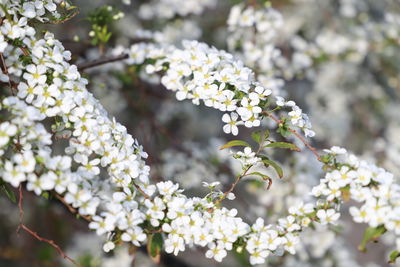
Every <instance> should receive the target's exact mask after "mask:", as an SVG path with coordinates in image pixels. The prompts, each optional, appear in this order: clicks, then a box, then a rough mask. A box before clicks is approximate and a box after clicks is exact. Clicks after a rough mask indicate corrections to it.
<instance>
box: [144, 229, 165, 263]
mask: <svg viewBox="0 0 400 267" xmlns="http://www.w3.org/2000/svg"><path fill="white" fill-rule="evenodd" d="M148 240H149V241H148V243H147V252H148V253H149V256H150V257H151V259H152V260H153V261H154V262H157V263H158V262H159V261H160V254H161V250H162V247H163V244H164V239H163V237H162V235H161V233H155V234H152V235H150V236H149V237H148Z"/></svg>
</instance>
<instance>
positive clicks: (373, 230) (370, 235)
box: [358, 225, 386, 252]
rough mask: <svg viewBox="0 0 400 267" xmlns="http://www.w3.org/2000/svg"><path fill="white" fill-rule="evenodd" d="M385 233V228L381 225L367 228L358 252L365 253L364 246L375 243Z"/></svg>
mask: <svg viewBox="0 0 400 267" xmlns="http://www.w3.org/2000/svg"><path fill="white" fill-rule="evenodd" d="M385 232H386V228H385V227H384V226H383V225H380V226H378V227H368V228H367V229H365V232H364V237H363V239H362V241H361V244H360V245H359V246H358V249H359V250H360V251H363V252H365V251H367V249H366V246H367V243H368V242H371V241H376V240H377V239H378V238H379V237H380V236H381V235H383V234H384V233H385Z"/></svg>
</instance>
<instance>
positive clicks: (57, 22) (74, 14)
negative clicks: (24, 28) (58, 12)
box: [44, 9, 80, 24]
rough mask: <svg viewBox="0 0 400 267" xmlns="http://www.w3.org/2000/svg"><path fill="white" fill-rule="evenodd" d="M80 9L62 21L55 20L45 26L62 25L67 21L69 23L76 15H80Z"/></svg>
mask: <svg viewBox="0 0 400 267" xmlns="http://www.w3.org/2000/svg"><path fill="white" fill-rule="evenodd" d="M79 12H80V11H79V9H76V10H75V11H74V12H72V13H70V14H68V15H67V16H66V17H65V18H64V19H62V20H54V21H51V20H50V21H47V22H44V24H62V23H64V22H67V21H69V20H70V19H72V18H74V17H75V16H76V15H78V14H79Z"/></svg>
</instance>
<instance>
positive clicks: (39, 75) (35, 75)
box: [23, 64, 47, 86]
mask: <svg viewBox="0 0 400 267" xmlns="http://www.w3.org/2000/svg"><path fill="white" fill-rule="evenodd" d="M26 71H27V72H26V73H25V74H24V76H23V77H24V79H26V80H27V81H28V84H29V86H35V85H37V84H41V85H43V84H45V83H46V80H47V77H46V75H45V74H46V71H47V69H46V67H45V66H43V65H32V64H31V65H28V66H26Z"/></svg>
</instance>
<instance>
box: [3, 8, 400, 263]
mask: <svg viewBox="0 0 400 267" xmlns="http://www.w3.org/2000/svg"><path fill="white" fill-rule="evenodd" d="M124 2H125V3H124ZM126 2H127V1H97V0H96V1H83V0H77V1H74V2H73V4H74V5H76V6H78V7H79V10H80V13H79V15H77V16H76V17H75V18H73V19H71V20H69V21H67V22H65V23H63V24H59V25H45V26H40V27H43V29H51V31H53V32H56V36H57V38H58V39H60V40H61V41H62V42H63V44H64V46H65V47H66V48H67V49H69V50H71V51H72V54H73V61H74V62H75V63H76V64H78V65H80V64H84V63H86V62H91V61H93V60H97V59H100V58H106V57H110V56H115V55H118V54H119V53H120V51H122V48H123V47H129V45H131V44H133V43H136V42H138V41H142V40H151V41H153V42H158V43H170V44H175V45H177V46H179V45H180V43H181V41H182V40H183V39H189V40H200V41H204V42H206V43H208V44H210V45H213V46H215V47H217V48H219V49H224V50H227V51H229V52H231V53H233V54H235V56H236V57H238V58H240V59H242V60H243V61H244V62H245V64H246V65H247V66H249V67H251V68H253V69H254V70H255V71H256V74H257V75H258V78H259V80H260V81H263V80H265V77H271V76H273V77H276V79H277V80H276V82H277V83H278V84H282V86H278V88H280V89H276V90H279V92H277V93H279V94H281V95H285V96H286V97H287V98H288V99H293V100H295V101H296V103H298V104H299V105H300V106H301V108H302V109H303V110H304V111H305V112H306V113H307V114H309V116H310V118H311V122H312V124H313V128H314V130H315V131H316V136H315V137H314V138H313V140H312V143H313V144H314V145H315V146H316V147H317V148H321V149H322V148H329V147H330V146H332V145H339V146H342V147H346V148H347V149H348V150H349V151H352V152H354V153H356V154H358V155H360V156H362V157H363V158H365V159H368V160H369V161H371V162H375V163H377V164H378V165H380V166H382V167H384V168H386V169H387V170H389V171H391V172H393V173H394V174H395V176H397V177H400V138H399V136H400V116H399V114H400V105H399V104H400V103H399V97H400V75H399V73H400V3H399V2H398V0H379V1H376V0H275V1H270V2H268V3H266V1H238V0H236V1H232V0H219V1H217V0H202V1H181V3H179V1H167V0H150V1H133V0H132V1H131V3H130V4H129V5H126ZM173 2H175V3H179V4H178V5H173V4H171V3H173ZM105 5H109V6H110V7H112V9H110V8H108V11H109V13H110V14H113V15H115V16H116V17H115V18H113V19H110V21H108V22H107V26H108V30H109V31H110V32H111V33H112V36H111V38H110V40H109V41H108V42H106V43H105V44H102V45H99V44H94V42H93V40H94V38H93V36H91V33H90V32H91V31H92V25H93V21H91V20H90V17H91V16H92V15H93V14H96V12H100V11H99V10H101V8H104V6H105ZM176 6H178V7H179V8H177V7H176ZM233 6H237V7H240V8H241V9H242V10H245V9H248V10H250V11H248V12H249V13H248V15H249V16H250V19H251V18H255V17H257V16H261V15H260V14H263V16H265V18H264V19H265V21H266V22H265V23H267V24H266V27H265V29H264V30H261V31H260V30H256V29H254V28H251V27H247V28H246V27H240V26H237V25H236V26H235V25H232V23H231V24H230V25H228V18H229V14H230V10H231V8H232V7H233ZM271 6H272V8H273V9H271ZM121 12H123V14H124V15H123V17H122V16H121ZM242 19H243V18H242ZM268 23H269V24H268ZM84 75H85V77H87V78H88V79H89V81H90V83H89V90H90V91H91V92H92V93H93V94H94V95H95V96H96V97H97V98H98V99H99V100H100V102H101V103H102V104H103V105H104V107H105V108H106V109H107V110H108V111H109V113H110V114H111V116H115V117H116V118H117V120H118V121H120V122H121V123H122V124H124V125H125V126H126V127H127V128H128V131H129V132H130V133H131V134H132V135H133V136H134V137H135V138H137V139H138V141H139V142H140V143H141V144H142V145H143V146H144V149H145V151H146V152H148V154H149V158H148V160H147V163H148V164H149V165H150V166H151V168H152V177H153V179H154V180H155V181H162V180H173V181H176V182H179V183H180V184H181V185H182V187H183V188H185V191H186V193H188V194H189V195H204V193H205V192H206V191H205V188H203V187H202V186H201V185H202V182H203V181H206V182H213V181H220V182H221V183H222V186H223V187H227V186H228V184H229V183H230V182H231V181H232V179H233V178H234V177H235V173H237V172H238V171H239V170H240V165H239V163H238V162H236V161H234V160H233V159H232V158H231V157H230V155H229V153H228V152H227V151H220V150H219V149H218V148H219V147H220V146H221V145H222V144H224V143H225V142H226V141H227V140H230V139H232V136H229V135H226V134H224V133H223V132H222V130H221V129H222V125H223V124H222V122H221V119H220V118H221V114H220V113H219V112H217V111H214V110H212V109H209V108H207V107H205V106H202V105H200V106H196V105H193V104H192V103H191V102H190V101H183V102H179V101H177V100H176V97H175V95H174V94H173V93H171V92H168V91H167V90H165V89H164V88H163V87H162V86H161V85H160V84H159V81H158V80H157V77H148V76H147V75H145V74H140V75H138V74H137V73H136V72H135V71H133V70H132V69H130V68H129V67H127V66H126V64H124V63H123V62H114V63H110V64H107V65H102V66H99V67H96V68H90V69H86V70H84ZM266 86H268V85H266ZM274 88H275V86H274ZM268 126H269V125H267V124H265V125H263V127H268ZM249 133H250V131H249V130H246V129H244V128H243V129H242V131H241V137H242V138H248V136H249ZM272 134H274V133H272ZM299 145H300V144H299ZM273 156H274V158H276V159H277V160H279V161H280V162H281V164H282V165H283V166H284V171H285V177H284V179H282V180H277V179H276V180H274V183H273V186H272V188H271V189H270V190H267V189H266V188H265V185H264V184H263V183H261V182H259V181H257V180H256V179H252V178H251V177H250V178H249V179H246V180H245V181H243V182H242V183H241V184H240V185H239V186H238V188H237V189H236V191H235V193H236V196H237V199H236V200H235V201H232V202H230V203H228V205H231V206H235V207H236V208H238V210H239V214H241V216H242V217H243V218H244V219H245V220H246V221H248V222H251V221H253V220H254V219H255V218H256V217H258V216H262V217H264V218H265V219H266V221H268V222H273V221H275V220H276V219H277V218H279V217H280V216H281V215H284V214H285V213H286V212H287V211H286V208H287V207H288V206H289V205H291V204H292V203H295V202H296V201H299V200H307V199H308V198H309V192H310V190H311V188H312V186H313V185H315V184H317V183H318V179H320V178H321V175H322V172H321V170H320V167H321V166H320V165H319V164H318V162H317V160H315V159H314V158H313V156H312V154H309V153H308V152H304V153H301V154H297V153H287V152H285V151H279V152H275V155H273ZM14 194H17V192H14ZM11 200H12V199H11ZM11 200H10V199H9V198H8V197H6V195H5V194H3V192H2V193H1V194H0V266H10V267H13V266H21V267H22V266H69V262H67V261H64V260H63V259H61V258H60V257H59V255H58V253H57V251H56V250H54V249H53V248H52V247H50V246H49V245H48V244H45V243H41V242H39V241H37V240H35V239H34V238H33V237H32V236H30V235H28V234H26V233H24V232H21V233H19V234H17V232H16V229H17V226H18V223H19V211H18V207H17V204H16V203H14V202H13V201H11ZM23 204H24V211H25V222H26V224H27V225H29V226H30V227H31V229H33V230H35V231H36V232H38V233H40V235H41V236H43V237H46V238H49V239H52V240H54V241H55V242H56V243H57V244H58V245H60V246H61V247H62V248H63V250H64V251H65V252H66V254H67V255H68V256H70V257H72V258H74V259H77V260H78V261H79V262H80V263H81V264H82V265H83V266H115V267H119V266H121V267H122V266H247V265H249V263H248V262H247V258H246V257H243V256H242V255H241V254H234V253H231V254H230V255H229V256H228V258H227V259H226V260H225V261H224V262H223V263H220V264H217V263H216V262H214V261H212V260H208V259H205V258H204V256H203V254H204V252H203V251H200V250H187V251H185V252H184V253H182V254H180V255H179V256H178V257H173V256H169V255H162V258H161V262H160V263H159V264H156V263H153V262H152V261H151V259H150V258H149V257H148V256H147V252H146V249H145V248H140V249H139V250H138V251H136V252H135V253H132V251H129V248H128V247H124V246H122V247H120V248H118V249H116V250H115V251H114V252H112V253H110V254H105V253H104V252H103V251H102V249H101V247H102V242H101V240H100V239H99V238H98V237H97V236H96V235H95V233H93V232H91V231H90V230H89V229H88V227H87V223H86V222H85V221H84V220H82V219H79V218H76V217H75V216H74V215H72V214H70V213H69V212H68V210H67V209H66V208H65V207H64V206H63V205H62V204H61V203H59V202H58V201H57V200H56V199H52V198H51V197H49V198H48V199H46V198H45V197H43V198H38V197H36V196H34V195H33V194H32V193H30V192H24V203H23ZM363 230H364V226H362V225H361V226H360V225H357V226H356V225H354V224H353V223H351V219H350V217H349V215H348V214H345V215H344V216H343V217H342V222H341V223H340V224H339V225H338V226H337V227H334V228H330V229H327V228H325V227H322V226H321V227H318V229H316V230H314V231H306V232H305V233H303V238H302V243H301V244H300V251H299V253H298V254H296V255H294V256H292V255H285V256H283V257H275V256H271V257H269V260H268V263H267V264H266V266H346V267H348V266H351V267H352V266H389V265H388V264H387V255H388V253H389V252H390V251H391V249H392V247H390V245H387V244H391V243H392V242H393V240H392V238H393V237H391V236H386V235H384V236H383V237H382V238H381V239H380V240H379V243H378V244H369V245H368V246H367V249H368V252H367V253H362V252H359V251H358V250H357V245H358V244H359V242H360V240H361V239H362V235H363Z"/></svg>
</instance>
